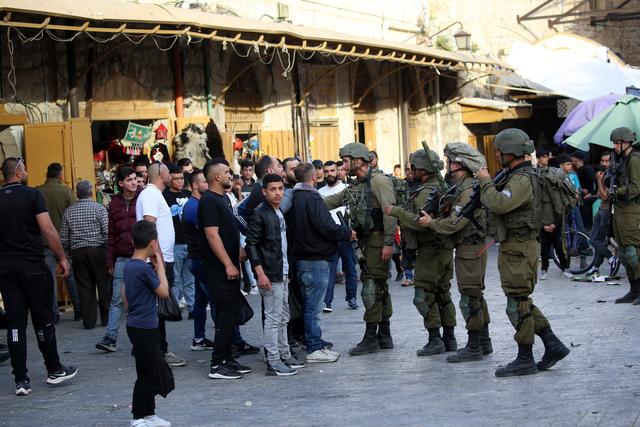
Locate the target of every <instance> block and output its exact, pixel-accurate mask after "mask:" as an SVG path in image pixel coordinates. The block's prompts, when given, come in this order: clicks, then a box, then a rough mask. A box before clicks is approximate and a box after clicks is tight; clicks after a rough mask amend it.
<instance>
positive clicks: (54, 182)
mask: <svg viewBox="0 0 640 427" xmlns="http://www.w3.org/2000/svg"><path fill="white" fill-rule="evenodd" d="M36 189H38V190H40V192H41V193H42V195H43V196H44V200H45V201H46V202H47V210H48V211H49V216H50V217H51V222H52V223H53V225H54V226H55V227H56V230H58V232H60V228H61V227H62V215H63V214H64V211H65V209H67V208H68V207H69V206H71V205H73V204H75V203H77V201H78V199H77V198H76V195H75V194H74V193H73V191H71V189H70V188H69V187H67V186H66V185H64V184H63V183H62V182H60V180H59V179H56V178H47V180H46V181H45V182H44V184H42V185H39V186H37V187H36Z"/></svg>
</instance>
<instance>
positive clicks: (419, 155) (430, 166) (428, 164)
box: [409, 148, 444, 173]
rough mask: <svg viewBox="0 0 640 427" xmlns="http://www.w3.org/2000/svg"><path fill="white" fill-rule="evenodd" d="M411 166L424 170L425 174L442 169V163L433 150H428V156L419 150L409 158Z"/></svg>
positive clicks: (422, 150)
mask: <svg viewBox="0 0 640 427" xmlns="http://www.w3.org/2000/svg"><path fill="white" fill-rule="evenodd" d="M409 162H411V166H413V167H414V168H416V169H424V170H426V171H427V172H431V173H434V172H438V171H441V170H442V169H444V163H443V162H442V160H440V156H438V153H436V152H435V151H433V150H429V155H427V152H426V151H424V149H422V148H421V149H419V150H417V151H415V152H413V153H411V156H409Z"/></svg>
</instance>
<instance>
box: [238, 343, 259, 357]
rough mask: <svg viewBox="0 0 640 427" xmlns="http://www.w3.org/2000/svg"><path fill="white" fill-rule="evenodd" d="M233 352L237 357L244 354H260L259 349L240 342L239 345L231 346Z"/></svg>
mask: <svg viewBox="0 0 640 427" xmlns="http://www.w3.org/2000/svg"><path fill="white" fill-rule="evenodd" d="M232 347H233V350H235V351H236V352H237V353H238V354H239V355H241V356H242V355H245V354H256V353H258V352H260V348H258V347H254V346H252V345H251V344H249V343H247V342H245V341H242V342H241V343H240V344H233V346H232Z"/></svg>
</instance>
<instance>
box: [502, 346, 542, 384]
mask: <svg viewBox="0 0 640 427" xmlns="http://www.w3.org/2000/svg"><path fill="white" fill-rule="evenodd" d="M537 373H538V368H537V367H536V361H535V360H533V345H523V344H518V356H517V357H516V358H515V360H514V361H513V362H511V363H509V364H508V365H507V366H503V367H501V368H498V369H496V377H513V376H516V375H531V374H537Z"/></svg>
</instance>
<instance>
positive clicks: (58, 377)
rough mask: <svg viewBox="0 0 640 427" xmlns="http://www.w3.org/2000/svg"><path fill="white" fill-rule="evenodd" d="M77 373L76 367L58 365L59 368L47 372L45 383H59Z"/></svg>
mask: <svg viewBox="0 0 640 427" xmlns="http://www.w3.org/2000/svg"><path fill="white" fill-rule="evenodd" d="M77 373H78V368H74V367H73V366H60V369H58V370H57V371H54V372H49V376H48V377H47V384H60V383H62V382H65V381H66V380H70V379H71V378H73V377H75V376H76V374H77Z"/></svg>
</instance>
